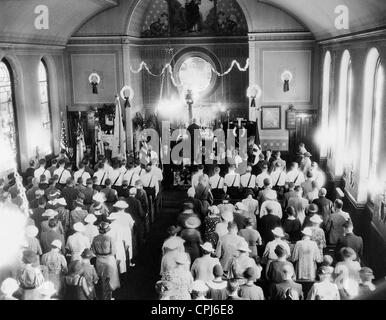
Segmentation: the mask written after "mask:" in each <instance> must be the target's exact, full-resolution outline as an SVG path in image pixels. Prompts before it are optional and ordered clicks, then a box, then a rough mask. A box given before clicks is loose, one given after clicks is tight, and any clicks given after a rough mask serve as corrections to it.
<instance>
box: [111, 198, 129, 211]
mask: <svg viewBox="0 0 386 320" xmlns="http://www.w3.org/2000/svg"><path fill="white" fill-rule="evenodd" d="M113 207H114V208H118V209H122V210H123V209H127V208H128V207H129V205H128V204H127V202H126V201H122V200H120V201H117V202H116V203H115V204H114V205H113Z"/></svg>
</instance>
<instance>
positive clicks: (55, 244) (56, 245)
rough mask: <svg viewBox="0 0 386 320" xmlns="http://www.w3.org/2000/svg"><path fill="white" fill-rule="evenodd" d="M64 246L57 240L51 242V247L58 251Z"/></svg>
mask: <svg viewBox="0 0 386 320" xmlns="http://www.w3.org/2000/svg"><path fill="white" fill-rule="evenodd" d="M62 245H63V244H62V241H60V240H59V239H56V240H54V241H52V242H51V246H53V247H55V248H58V249H61V248H62Z"/></svg>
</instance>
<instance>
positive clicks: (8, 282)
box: [0, 278, 19, 296]
mask: <svg viewBox="0 0 386 320" xmlns="http://www.w3.org/2000/svg"><path fill="white" fill-rule="evenodd" d="M17 289H19V285H18V284H17V281H16V280H15V279H13V278H7V279H5V280H4V281H3V283H2V284H1V288H0V290H1V291H2V292H3V293H4V294H6V295H8V296H11V295H12V294H13V293H14V292H15V291H16V290H17Z"/></svg>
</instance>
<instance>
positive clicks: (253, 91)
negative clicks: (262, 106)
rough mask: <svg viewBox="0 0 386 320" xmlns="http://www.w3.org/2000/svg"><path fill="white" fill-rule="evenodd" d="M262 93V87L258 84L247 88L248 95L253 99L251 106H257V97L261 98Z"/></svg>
mask: <svg viewBox="0 0 386 320" xmlns="http://www.w3.org/2000/svg"><path fill="white" fill-rule="evenodd" d="M261 94H262V91H261V88H260V87H259V86H258V85H257V84H255V85H253V86H250V87H249V88H248V89H247V97H248V98H249V99H251V108H256V99H259V98H260V97H261Z"/></svg>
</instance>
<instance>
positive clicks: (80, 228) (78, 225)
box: [74, 222, 85, 232]
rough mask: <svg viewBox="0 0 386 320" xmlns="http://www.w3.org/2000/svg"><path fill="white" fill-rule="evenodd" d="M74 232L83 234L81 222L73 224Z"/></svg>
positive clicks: (83, 229)
mask: <svg viewBox="0 0 386 320" xmlns="http://www.w3.org/2000/svg"><path fill="white" fill-rule="evenodd" d="M74 230H75V231H76V232H84V231H85V228H84V224H83V223H82V222H77V223H75V224H74Z"/></svg>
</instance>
